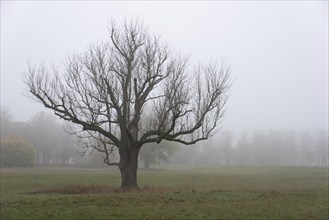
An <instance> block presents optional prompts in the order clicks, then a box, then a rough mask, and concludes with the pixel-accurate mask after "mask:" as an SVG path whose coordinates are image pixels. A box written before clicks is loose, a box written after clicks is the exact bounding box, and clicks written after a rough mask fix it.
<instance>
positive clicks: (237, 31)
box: [1, 1, 328, 166]
mask: <svg viewBox="0 0 329 220" xmlns="http://www.w3.org/2000/svg"><path fill="white" fill-rule="evenodd" d="M111 18H114V19H116V20H117V21H118V22H119V23H120V22H122V21H123V20H124V19H125V18H139V19H141V20H143V21H144V22H145V24H146V25H148V27H149V29H150V30H151V32H154V33H157V34H161V35H162V38H163V39H164V40H166V41H167V42H168V44H169V46H170V47H172V48H174V49H175V50H177V51H179V52H181V53H183V54H189V55H191V63H194V64H195V63H197V62H199V61H200V62H208V61H209V60H217V59H219V60H224V61H225V62H226V63H228V64H230V66H231V67H232V70H233V72H232V76H233V79H234V84H233V87H232V88H231V90H230V98H229V100H228V103H227V106H226V113H225V116H224V118H223V122H222V124H221V125H220V129H219V131H218V133H217V134H216V135H215V137H214V138H212V139H210V140H209V141H207V142H205V143H200V144H198V145H196V146H192V147H191V146H189V147H188V149H187V148H186V147H182V146H179V147H176V146H172V147H170V149H171V150H169V151H168V152H166V153H165V155H164V156H163V155H162V156H161V155H160V156H159V154H158V153H157V152H151V154H153V158H154V157H159V158H158V159H157V160H158V161H171V162H173V163H181V162H182V161H183V163H185V164H196V163H201V164H202V162H201V161H202V160H204V163H213V164H220V165H314V166H315V165H317V166H323V165H326V164H328V157H325V156H323V155H328V2H327V1H318V2H317V1H310V2H304V1H302V2H298V1H293V2H281V1H280V2H271V1H264V2H258V1H256V2H239V1H234V2H224V1H218V2H196V1H191V2H171V1H169V2H120V3H119V2H88V1H86V2H61V1H59V2H56V1H55V2H38V1H36V2H21V1H17V2H15V1H13V2H11V1H10V2H9V1H1V114H2V116H1V133H2V134H1V137H2V138H3V137H4V136H5V134H6V132H7V134H10V133H18V134H19V135H20V136H23V137H24V138H26V139H27V140H28V141H29V142H31V143H32V144H33V145H34V146H35V148H36V149H37V151H38V163H40V164H47V163H59V164H61V163H63V164H65V163H73V162H74V161H75V158H76V157H77V153H76V151H75V150H76V149H75V148H74V147H73V148H74V149H73V148H67V146H73V145H75V144H74V140H72V138H70V137H69V136H68V135H67V134H65V132H63V128H62V125H61V123H62V122H61V121H58V120H56V119H55V118H54V117H52V116H53V113H52V112H50V111H46V112H40V111H43V110H45V109H44V107H43V106H42V105H40V104H37V103H35V102H33V101H31V99H29V98H27V97H26V96H24V92H25V91H24V89H25V88H24V84H23V81H22V79H23V75H24V74H25V73H26V72H27V71H28V63H31V64H32V65H34V64H39V63H40V62H45V63H46V64H47V65H52V64H54V65H56V66H61V67H63V66H62V65H63V61H64V60H65V59H66V57H67V56H68V55H71V54H73V53H79V52H83V51H84V50H85V49H86V48H87V47H88V46H89V45H90V44H91V43H95V42H97V41H102V40H106V39H107V38H108V37H109V33H108V30H107V26H108V22H109V20H110V19H111ZM4 114H7V115H4ZM3 115H4V116H3ZM5 118H6V120H7V119H8V120H7V121H6V122H5ZM38 120H39V122H38ZM42 120H43V121H42ZM40 121H41V122H40ZM38 123H39V124H40V123H41V124H43V125H47V126H46V128H49V127H52V128H53V130H52V131H53V132H54V133H50V134H44V135H42V137H44V140H43V141H48V142H49V143H38V141H40V140H37V139H38V138H36V136H34V135H39V136H40V134H41V133H42V132H45V131H44V130H45V128H40V127H37V124H38ZM47 123H49V124H47ZM58 124H60V125H58ZM26 126H27V127H26ZM29 126H33V127H32V128H33V129H31V127H29ZM17 129H18V130H19V129H20V131H18V130H17ZM24 129H25V130H24ZM56 129H57V130H56ZM27 130H29V132H26V131H27ZM33 132H35V133H33ZM40 132H41V133H40ZM48 132H50V130H49V131H48ZM53 134H56V135H53ZM47 135H49V139H47V137H48V136H47ZM51 138H53V139H51ZM61 141H62V142H64V143H61ZM50 143H51V144H53V145H54V144H55V145H56V147H52V146H50V145H51V144H50ZM41 146H44V148H41ZM176 148H177V149H176ZM178 148H179V149H178ZM51 149H52V150H51ZM184 150H189V153H188V154H186V153H185V154H183V153H182V151H184ZM160 152H163V151H160ZM256 152H257V153H256ZM47 155H48V156H47ZM56 155H57V156H56ZM58 155H62V157H61V156H58ZM63 155H64V156H65V155H70V157H68V158H64V156H63ZM154 155H157V156H154ZM181 155H185V156H186V155H188V156H186V157H187V158H179V157H180V156H181ZM195 155H200V156H199V157H198V158H195ZM202 155H203V156H202ZM212 156H213V157H215V159H212ZM94 157H96V161H97V155H95V156H94ZM161 157H162V159H161ZM59 158H60V159H59ZM163 158H164V159H163ZM98 160H99V158H98Z"/></svg>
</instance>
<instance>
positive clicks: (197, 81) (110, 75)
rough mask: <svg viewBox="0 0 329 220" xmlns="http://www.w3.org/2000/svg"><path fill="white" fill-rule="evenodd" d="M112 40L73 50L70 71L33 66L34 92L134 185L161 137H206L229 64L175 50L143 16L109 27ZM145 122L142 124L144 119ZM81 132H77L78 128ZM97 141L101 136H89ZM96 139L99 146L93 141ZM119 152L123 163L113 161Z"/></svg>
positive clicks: (218, 112) (29, 80) (216, 116)
mask: <svg viewBox="0 0 329 220" xmlns="http://www.w3.org/2000/svg"><path fill="white" fill-rule="evenodd" d="M109 32H110V37H109V39H110V40H109V41H108V42H105V43H99V44H97V45H93V46H91V47H90V48H89V50H88V51H87V52H86V53H83V54H81V55H73V56H72V57H70V58H69V59H68V60H67V61H66V63H65V70H64V72H65V75H63V76H61V75H59V72H60V70H58V69H56V68H53V70H54V71H53V73H52V74H53V75H54V77H53V78H51V77H50V75H51V73H50V72H49V70H48V69H47V68H46V67H45V66H44V65H41V66H40V68H38V69H35V68H33V67H31V66H30V68H29V73H28V74H27V75H26V78H25V83H26V85H27V89H28V91H29V93H30V94H31V95H32V97H33V98H35V99H36V100H37V101H39V102H40V103H42V104H43V105H44V106H45V107H46V108H49V109H52V110H53V111H54V112H55V114H56V115H57V116H59V117H60V118H62V119H64V120H67V121H70V122H72V123H74V124H77V125H79V130H77V131H75V134H77V135H78V136H79V137H80V138H82V139H83V140H85V141H86V144H85V146H86V147H87V148H93V149H96V150H98V151H100V152H102V153H103V155H104V158H105V159H104V162H105V163H106V164H108V165H110V166H111V165H116V166H118V167H119V169H120V173H121V180H122V181H121V187H122V188H128V189H131V188H137V167H138V155H139V151H140V149H141V147H142V146H143V145H145V144H148V143H154V142H156V143H160V142H161V141H163V140H167V141H173V142H178V143H181V144H186V145H190V144H194V143H196V142H198V141H201V140H206V139H207V138H208V137H209V136H210V135H211V134H212V133H213V132H214V129H215V128H216V127H217V125H218V124H219V123H220V119H221V118H222V117H223V108H224V106H225V103H226V100H227V91H228V89H229V87H230V72H231V71H230V68H229V66H227V65H224V64H218V63H215V62H213V63H210V64H208V65H201V64H199V65H198V66H196V67H195V68H194V69H189V68H188V58H186V57H182V56H180V55H175V54H174V53H172V52H171V51H170V50H169V49H168V47H167V46H166V44H164V43H163V42H161V40H160V37H158V36H155V35H151V34H150V33H149V32H148V31H147V30H146V29H145V28H144V26H143V24H142V23H141V22H139V21H131V22H125V23H124V24H123V26H121V27H118V26H117V25H116V24H115V22H112V23H111V25H110V26H109ZM146 117H147V118H148V119H149V118H150V119H151V120H149V121H148V122H147V123H142V122H143V121H145V118H146ZM79 131H80V132H79ZM90 139H94V140H97V141H90ZM95 143H96V144H95ZM115 150H117V151H118V153H119V155H120V161H119V162H111V161H110V155H111V153H113V152H114V151H115Z"/></svg>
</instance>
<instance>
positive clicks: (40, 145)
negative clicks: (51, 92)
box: [27, 111, 75, 165]
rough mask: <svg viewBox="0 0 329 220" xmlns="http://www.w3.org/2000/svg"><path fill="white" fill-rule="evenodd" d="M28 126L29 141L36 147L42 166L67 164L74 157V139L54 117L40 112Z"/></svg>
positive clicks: (32, 118)
mask: <svg viewBox="0 0 329 220" xmlns="http://www.w3.org/2000/svg"><path fill="white" fill-rule="evenodd" d="M27 126H28V139H29V141H30V142H31V143H32V144H33V146H35V148H36V150H37V152H38V162H41V164H43V165H49V164H50V163H53V164H54V163H56V164H59V163H60V164H65V163H67V162H68V161H69V159H70V158H71V157H72V156H73V155H74V153H75V152H74V149H73V144H74V143H73V138H72V136H71V135H69V134H67V133H66V132H65V130H64V128H63V125H62V124H60V123H59V122H58V121H57V117H55V116H54V115H52V114H50V113H46V112H42V111H41V112H38V113H36V114H35V115H33V116H32V117H31V118H30V120H29V121H28V123H27Z"/></svg>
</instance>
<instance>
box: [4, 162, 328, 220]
mask: <svg viewBox="0 0 329 220" xmlns="http://www.w3.org/2000/svg"><path fill="white" fill-rule="evenodd" d="M175 168H176V169H173V167H170V166H168V167H164V168H163V169H157V170H140V171H139V174H138V181H139V186H140V190H139V191H133V192H121V191H120V190H118V187H119V184H120V175H119V173H118V172H117V171H116V170H108V169H74V168H47V169H46V168H31V169H1V209H0V216H1V220H5V219H8V220H11V219H33V220H36V219H262V220H263V219H271V220H272V219H298V220H300V219H328V218H329V215H328V211H329V210H328V209H329V208H328V205H329V203H328V168H301V167H217V168H216V167H211V168H195V167H194V168H192V167H190V168H187V167H178V169H177V167H175Z"/></svg>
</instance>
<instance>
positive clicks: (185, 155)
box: [171, 130, 329, 166]
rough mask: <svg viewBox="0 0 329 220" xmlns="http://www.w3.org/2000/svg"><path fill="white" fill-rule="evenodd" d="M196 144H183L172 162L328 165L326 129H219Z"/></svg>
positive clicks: (236, 164) (243, 164)
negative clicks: (220, 130)
mask: <svg viewBox="0 0 329 220" xmlns="http://www.w3.org/2000/svg"><path fill="white" fill-rule="evenodd" d="M216 137H217V138H213V139H210V140H209V141H207V142H204V143H200V144H198V146H196V147H193V146H192V147H191V146H184V147H181V150H180V151H179V152H177V153H176V154H175V156H174V157H173V158H172V159H171V162H172V163H180V164H196V165H224V166H232V165H234V166H258V165H259V166H328V163H329V159H328V131H326V130H303V131H295V130H268V131H262V130H257V131H253V132H243V133H242V134H240V135H238V136H236V137H235V136H234V135H233V133H231V132H230V131H222V132H219V133H218V134H217V135H216Z"/></svg>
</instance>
